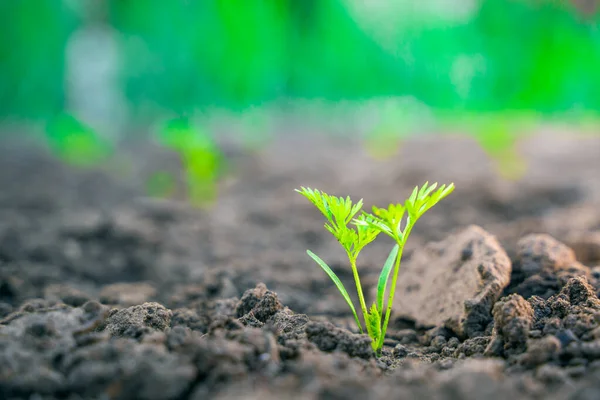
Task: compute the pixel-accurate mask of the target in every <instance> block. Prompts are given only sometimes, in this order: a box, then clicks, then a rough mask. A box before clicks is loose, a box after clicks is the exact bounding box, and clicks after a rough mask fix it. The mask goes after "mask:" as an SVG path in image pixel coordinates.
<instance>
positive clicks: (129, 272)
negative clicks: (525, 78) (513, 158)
mask: <svg viewBox="0 0 600 400" xmlns="http://www.w3.org/2000/svg"><path fill="white" fill-rule="evenodd" d="M289 136H290V137H286V138H282V139H279V140H276V141H275V142H274V143H273V144H272V145H270V146H269V147H268V148H266V149H264V151H261V152H259V153H255V154H251V155H248V154H246V155H244V154H239V153H238V154H234V153H232V160H231V162H232V169H231V170H230V172H229V175H228V177H227V178H226V179H224V181H223V187H222V188H221V197H220V199H219V202H218V203H217V204H216V205H215V207H213V208H212V209H210V210H203V209H196V208H193V207H190V206H188V205H186V204H184V203H182V202H179V201H175V200H168V201H167V200H153V199H148V198H146V197H144V182H145V178H146V177H147V176H149V174H150V173H151V172H152V171H155V170H157V169H162V168H167V169H168V168H172V161H173V160H172V159H170V157H168V156H165V155H164V154H162V153H161V152H159V151H156V149H154V150H153V149H151V148H149V147H139V146H138V147H135V148H134V149H133V150H131V149H130V151H129V152H128V153H127V152H125V154H130V155H131V156H130V157H132V158H131V159H128V161H132V160H133V161H134V162H129V163H127V165H129V166H130V168H128V169H127V170H120V171H119V173H118V174H116V173H115V170H114V168H113V169H110V168H102V169H96V170H79V169H74V168H70V167H68V166H65V165H62V164H60V163H59V162H57V161H56V160H54V159H52V158H51V157H49V156H47V155H46V154H45V153H44V151H42V150H40V149H36V148H34V147H32V146H31V145H27V146H25V145H22V144H18V143H14V141H11V142H10V143H9V142H7V141H5V142H2V143H1V144H2V147H3V151H2V152H1V154H2V156H1V157H0V188H1V190H0V397H1V398H6V399H22V398H27V399H88V398H90V399H100V398H103V399H105V398H110V399H204V398H211V399H231V398H249V399H253V398H257V399H258V398H260V399H288V398H289V399H295V398H303V399H304V398H306V399H338V398H339V399H348V398H362V399H389V398H399V399H404V398H406V399H415V398H431V399H483V398H485V399H506V398H525V399H578V400H587V399H597V398H600V383H599V382H600V300H599V299H598V294H599V292H600V179H599V178H598V176H600V138H598V136H595V137H586V138H576V137H575V136H574V135H569V134H556V133H555V134H543V135H542V134H540V135H537V136H535V137H532V138H530V139H528V140H527V141H526V142H525V143H523V146H522V153H523V156H524V157H525V159H526V160H527V162H528V168H529V169H528V172H527V174H526V175H525V176H524V177H523V178H522V179H521V180H519V181H505V180H502V179H501V178H499V177H498V175H497V174H496V173H495V171H494V170H493V168H492V167H491V166H490V163H489V160H488V159H487V157H486V156H485V155H484V154H483V152H482V151H481V150H480V149H479V148H478V147H477V146H476V145H475V144H473V143H472V142H470V141H468V140H462V139H457V138H450V137H430V136H428V137H423V138H420V139H415V140H412V141H410V142H407V143H405V144H404V146H403V147H402V148H401V149H400V151H399V152H398V154H397V155H396V156H395V157H393V158H392V159H389V160H385V161H376V160H373V159H372V158H370V157H369V156H368V155H367V154H366V153H365V152H364V151H363V150H362V148H361V147H360V146H359V145H357V144H356V143H353V142H351V141H348V140H336V139H323V138H321V139H317V138H316V137H308V136H302V137H301V136H294V135H289ZM134 154H135V157H134V156H133V155H134ZM114 165H126V164H120V163H118V162H115V164H114ZM426 180H429V181H440V182H443V183H447V182H450V181H454V182H455V184H456V186H457V189H456V191H455V192H454V193H453V194H452V195H451V196H450V197H448V198H447V199H445V200H443V201H442V202H441V203H440V204H439V205H438V206H436V208H435V209H433V210H432V211H430V212H428V214H427V215H426V216H425V217H423V219H422V220H421V221H419V225H418V226H417V228H416V229H415V231H414V233H413V234H412V236H411V238H410V240H409V244H408V246H407V249H406V251H405V255H404V259H403V264H402V269H401V272H400V278H399V286H398V292H397V295H396V304H395V308H394V310H395V312H394V316H393V320H392V322H391V324H390V328H389V330H388V337H387V339H386V341H385V347H384V351H383V355H382V357H380V358H375V357H374V355H373V354H372V352H371V348H370V343H369V339H368V338H367V337H365V336H361V335H358V334H357V333H356V327H355V326H354V322H353V318H352V316H351V315H350V314H349V310H348V309H347V305H346V303H345V302H344V300H343V298H342V297H341V296H340V295H339V293H338V292H337V289H336V288H335V287H334V285H333V284H332V283H331V282H330V280H329V279H328V278H327V276H326V275H325V274H324V273H323V272H322V271H321V270H320V269H319V268H318V267H317V266H316V265H314V263H313V262H312V261H311V260H310V259H309V258H308V256H307V255H306V253H305V250H306V249H311V250H313V251H314V252H316V253H317V254H319V256H321V257H322V258H324V259H325V260H327V261H328V262H329V264H330V265H331V266H332V268H333V269H334V270H335V271H336V273H337V274H338V276H340V278H341V279H342V280H343V281H344V282H345V283H346V285H347V287H349V288H350V287H352V286H351V285H352V282H353V281H352V275H351V272H350V271H349V269H348V268H347V266H346V264H345V263H344V258H343V254H342V253H341V251H340V250H339V249H338V245H337V243H336V242H335V240H334V239H333V238H331V237H330V236H329V234H328V233H327V232H326V231H325V230H324V229H323V221H322V219H321V216H320V215H319V213H318V212H317V211H316V210H315V209H314V208H313V207H312V206H311V205H310V204H308V203H307V202H306V200H305V199H304V198H302V197H301V196H299V195H298V194H297V193H294V191H293V189H294V188H296V187H299V186H300V185H303V186H310V187H316V188H319V189H322V190H324V191H326V192H329V193H332V194H338V195H346V194H348V195H351V196H352V197H353V198H359V197H364V198H365V203H366V204H367V206H370V205H371V204H377V205H386V204H387V203H389V202H397V201H402V200H403V199H404V197H405V196H407V195H408V194H409V193H410V190H411V188H412V187H413V186H414V185H420V184H422V183H423V182H425V181H426ZM389 248H390V243H387V242H386V241H385V239H383V240H381V241H380V242H376V243H374V244H373V245H372V246H371V247H369V248H367V249H366V250H365V252H364V255H362V256H361V257H362V258H361V259H360V260H359V261H361V262H360V263H359V264H360V265H359V268H360V271H361V277H362V281H363V284H364V285H365V286H366V287H367V289H368V290H367V293H368V296H369V297H372V296H373V288H374V286H375V284H376V280H377V277H378V273H379V269H380V268H381V265H382V264H383V261H384V259H385V257H386V256H387V253H388V251H389Z"/></svg>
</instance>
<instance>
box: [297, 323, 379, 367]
mask: <svg viewBox="0 0 600 400" xmlns="http://www.w3.org/2000/svg"><path fill="white" fill-rule="evenodd" d="M305 330H306V335H307V337H308V340H309V341H311V342H312V343H314V344H316V345H317V347H318V348H319V349H320V350H321V351H325V352H333V351H343V352H344V353H347V354H348V355H349V356H351V357H359V358H364V359H370V358H372V357H373V356H374V353H373V349H372V348H371V338H369V337H368V336H366V335H357V334H353V333H351V332H348V331H347V330H344V329H340V328H337V327H335V326H334V325H333V324H331V323H329V322H309V323H308V324H307V325H306V328H305Z"/></svg>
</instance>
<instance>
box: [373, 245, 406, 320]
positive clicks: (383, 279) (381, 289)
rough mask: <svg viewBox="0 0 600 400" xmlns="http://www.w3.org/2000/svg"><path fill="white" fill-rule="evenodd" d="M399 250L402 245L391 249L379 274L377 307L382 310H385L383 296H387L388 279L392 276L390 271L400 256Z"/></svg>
mask: <svg viewBox="0 0 600 400" xmlns="http://www.w3.org/2000/svg"><path fill="white" fill-rule="evenodd" d="M398 251H400V246H398V245H395V246H394V248H393V249H392V251H390V254H389V255H388V258H387V260H385V264H383V269H382V270H381V274H380V275H379V282H378V283H377V307H378V308H379V309H380V310H383V297H384V296H385V289H386V288H387V283H388V279H389V277H390V272H391V271H392V267H393V265H394V261H396V257H397V256H398Z"/></svg>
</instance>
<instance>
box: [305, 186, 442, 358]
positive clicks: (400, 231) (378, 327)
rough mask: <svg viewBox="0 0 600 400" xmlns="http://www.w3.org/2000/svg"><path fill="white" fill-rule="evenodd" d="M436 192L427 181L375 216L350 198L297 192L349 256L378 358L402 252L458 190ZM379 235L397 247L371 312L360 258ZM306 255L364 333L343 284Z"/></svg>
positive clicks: (381, 277)
mask: <svg viewBox="0 0 600 400" xmlns="http://www.w3.org/2000/svg"><path fill="white" fill-rule="evenodd" d="M436 187H437V183H434V184H433V185H429V183H428V182H426V183H425V184H424V185H423V186H422V187H421V188H419V187H418V186H417V187H415V189H414V190H413V192H412V194H411V195H410V197H409V198H408V199H407V200H406V201H405V202H404V203H403V204H402V203H398V204H390V205H389V206H388V208H378V207H373V212H372V213H368V212H365V211H362V210H361V209H362V206H363V200H362V199H361V200H359V201H358V202H357V203H353V202H352V200H351V199H350V197H346V198H343V197H335V196H330V195H328V194H326V193H324V192H322V191H319V190H316V189H310V188H305V187H302V188H301V189H296V191H297V192H298V193H300V194H302V195H304V196H305V197H306V198H307V199H308V200H309V201H310V202H311V203H312V204H314V205H315V206H316V207H317V209H319V211H321V213H322V214H323V215H324V216H325V219H326V220H327V222H326V223H325V229H327V230H328V231H329V232H330V233H331V234H332V235H333V236H334V237H335V238H336V239H337V240H338V242H339V243H340V244H341V245H342V247H343V248H344V250H345V252H346V254H347V256H348V260H349V262H350V268H351V269H352V275H353V277H354V282H355V284H356V291H357V295H358V300H359V303H360V309H361V311H362V315H363V319H364V323H365V327H366V331H367V334H368V335H369V337H370V338H371V339H372V342H371V345H372V347H373V350H375V352H377V354H380V352H381V348H382V347H383V341H384V338H385V334H386V331H387V327H388V323H389V320H390V315H391V312H392V304H393V301H394V293H395V291H396V282H397V279H398V272H399V270H400V260H401V259H402V251H403V249H404V246H405V245H406V241H407V239H408V237H409V235H410V232H411V231H412V229H413V227H414V226H415V223H416V222H417V221H418V220H419V218H421V217H422V216H423V214H425V212H427V211H428V210H429V209H431V208H432V207H433V206H434V205H436V204H437V203H438V202H439V201H440V200H442V199H443V198H445V197H446V196H448V195H449V194H450V193H451V192H452V191H453V190H454V184H450V185H448V186H446V185H442V186H441V187H440V188H439V189H437V190H435V189H436ZM359 213H360V214H359ZM380 233H384V234H386V235H388V236H389V237H391V238H392V239H393V240H394V242H395V245H394V247H393V248H392V250H391V251H390V253H389V255H388V257H387V260H386V261H385V264H384V265H383V268H382V269H381V273H380V275H379V280H378V283H377V298H376V300H375V302H374V303H373V304H372V305H371V307H370V308H367V304H366V302H365V297H364V294H363V289H362V285H361V283H360V276H359V273H358V267H357V259H358V255H359V253H360V252H361V251H362V250H363V249H364V248H365V247H366V246H367V245H368V244H369V243H371V242H373V241H374V240H375V239H376V238H377V236H378V235H379V234H380ZM306 252H307V253H308V255H309V256H310V257H311V258H312V259H313V260H314V261H315V262H316V263H317V264H318V265H319V266H320V267H321V268H322V269H323V270H324V271H325V272H326V273H327V275H328V276H329V277H330V278H331V280H332V281H333V282H334V283H335V285H336V287H337V288H338V290H339V291H340V293H341V294H342V296H343V297H344V299H345V300H346V302H347V303H348V306H350V309H351V310H352V314H353V315H354V319H355V320H356V324H357V325H358V329H359V331H360V332H361V333H364V329H363V325H362V323H361V321H360V319H359V317H358V314H357V312H356V308H355V307H354V304H353V302H352V299H351V298H350V295H349V294H348V291H347V290H346V288H345V287H344V285H343V283H342V282H341V281H340V279H339V278H338V277H337V275H336V274H335V272H333V270H332V269H331V268H330V267H329V266H328V265H327V263H325V261H323V260H322V259H321V258H320V257H319V256H317V255H316V254H315V253H313V252H312V251H310V250H307V251H306ZM392 269H393V274H392V282H391V286H390V289H389V295H388V300H387V305H386V308H385V315H384V298H385V293H386V291H387V288H388V282H389V278H390V274H391V273H392Z"/></svg>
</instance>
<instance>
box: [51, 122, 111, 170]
mask: <svg viewBox="0 0 600 400" xmlns="http://www.w3.org/2000/svg"><path fill="white" fill-rule="evenodd" d="M46 139H47V142H48V145H49V146H50V149H51V151H52V152H53V153H54V154H55V155H56V156H57V157H59V158H60V159H61V160H62V161H64V162H67V163H70V164H73V165H77V166H93V165H98V164H99V163H101V162H105V161H107V159H108V157H110V156H111V155H112V153H113V148H112V146H111V144H110V143H109V142H108V141H106V140H104V139H103V138H102V137H101V136H100V135H99V134H98V133H97V132H96V131H94V130H93V129H92V128H91V127H89V126H87V125H86V124H84V123H83V122H82V121H80V120H79V119H77V118H75V117H74V116H72V115H69V114H60V115H57V116H56V117H55V118H53V119H52V120H50V121H49V122H48V124H47V125H46Z"/></svg>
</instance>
